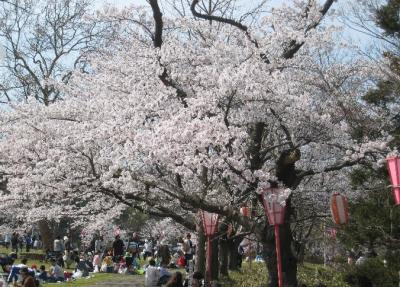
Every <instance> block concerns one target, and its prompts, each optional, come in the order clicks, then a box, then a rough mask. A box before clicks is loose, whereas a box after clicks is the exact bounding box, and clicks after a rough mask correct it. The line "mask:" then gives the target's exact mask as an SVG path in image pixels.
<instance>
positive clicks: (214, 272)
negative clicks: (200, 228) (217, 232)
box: [211, 238, 219, 281]
mask: <svg viewBox="0 0 400 287" xmlns="http://www.w3.org/2000/svg"><path fill="white" fill-rule="evenodd" d="M211 243H212V244H211V246H212V247H211V249H212V260H211V280H213V281H215V280H218V278H219V268H218V267H219V260H218V257H219V248H218V247H219V246H218V239H216V238H214V240H212V241H211Z"/></svg>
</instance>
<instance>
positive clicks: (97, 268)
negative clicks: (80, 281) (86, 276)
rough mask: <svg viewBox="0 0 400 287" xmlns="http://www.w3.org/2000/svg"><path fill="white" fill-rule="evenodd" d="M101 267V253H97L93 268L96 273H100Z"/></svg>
mask: <svg viewBox="0 0 400 287" xmlns="http://www.w3.org/2000/svg"><path fill="white" fill-rule="evenodd" d="M100 267H101V258H100V252H96V254H95V255H94V257H93V268H94V272H95V273H97V272H100Z"/></svg>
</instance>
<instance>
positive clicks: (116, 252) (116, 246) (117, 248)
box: [113, 235, 125, 262]
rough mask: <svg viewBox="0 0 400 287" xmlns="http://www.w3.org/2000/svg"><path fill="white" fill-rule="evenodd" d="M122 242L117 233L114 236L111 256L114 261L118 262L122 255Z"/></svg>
mask: <svg viewBox="0 0 400 287" xmlns="http://www.w3.org/2000/svg"><path fill="white" fill-rule="evenodd" d="M124 247H125V245H124V242H123V241H122V240H121V238H120V237H119V235H116V236H115V240H114V242H113V256H114V262H119V261H120V259H121V257H122V256H123V255H124Z"/></svg>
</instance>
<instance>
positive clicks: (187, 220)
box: [0, 0, 390, 286]
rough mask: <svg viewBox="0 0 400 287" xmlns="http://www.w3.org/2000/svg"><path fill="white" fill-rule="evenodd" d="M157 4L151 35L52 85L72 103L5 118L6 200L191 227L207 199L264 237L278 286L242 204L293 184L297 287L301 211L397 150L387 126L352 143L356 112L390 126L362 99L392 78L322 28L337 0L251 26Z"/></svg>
mask: <svg viewBox="0 0 400 287" xmlns="http://www.w3.org/2000/svg"><path fill="white" fill-rule="evenodd" d="M149 3H150V5H151V8H152V12H153V15H152V16H153V20H154V26H153V30H152V31H151V32H152V35H153V36H152V37H150V39H147V40H146V39H145V38H144V37H145V36H144V34H143V33H142V32H139V33H138V34H135V35H134V36H132V37H129V38H128V37H125V38H119V39H115V41H114V42H113V43H112V44H110V46H109V47H108V48H106V49H103V50H101V51H97V52H96V53H93V55H92V57H91V59H90V68H91V73H82V72H80V71H76V72H75V73H73V74H72V75H71V78H70V81H69V83H68V84H64V83H60V82H58V83H57V82H53V83H52V84H53V85H54V86H56V87H57V88H58V89H60V90H62V91H63V93H65V94H66V95H68V97H66V98H65V100H64V101H62V102H56V103H54V104H52V105H50V106H49V107H44V106H42V105H39V104H37V103H29V105H26V104H19V105H15V106H13V111H10V112H9V113H6V114H4V115H1V123H2V124H1V128H0V131H1V133H2V140H1V142H0V144H1V150H2V153H1V157H2V159H1V160H2V161H3V162H5V163H7V165H5V166H3V167H2V168H3V169H4V172H6V173H7V174H10V175H12V176H10V177H9V190H10V194H8V195H7V196H5V197H4V199H2V203H3V205H7V204H11V203H13V202H14V203H17V202H20V198H21V197H22V198H23V197H26V196H28V195H29V196H30V201H29V205H30V206H31V207H32V208H33V207H35V208H34V209H32V210H35V212H36V211H37V210H40V209H41V210H42V214H43V215H45V214H46V215H51V216H62V214H63V212H65V214H67V213H68V214H71V213H73V212H74V211H73V210H74V209H75V208H76V207H79V208H80V209H79V211H76V212H78V213H80V214H83V215H85V211H86V215H85V216H83V219H85V218H88V217H90V216H89V215H90V214H92V215H93V214H96V213H98V212H101V210H102V209H104V208H106V209H108V210H111V212H112V214H110V217H113V216H116V217H117V216H118V213H119V212H120V211H121V210H123V208H124V206H129V207H135V208H137V209H139V210H142V211H144V212H149V213H150V214H151V213H153V214H154V215H160V216H164V217H171V218H172V219H173V220H175V221H176V222H178V223H181V224H183V225H184V226H186V227H188V228H190V229H192V230H193V229H195V223H196V219H195V217H196V212H197V210H198V209H202V210H206V211H209V212H215V213H219V214H221V215H222V216H223V217H224V218H225V219H226V220H228V221H232V222H235V223H237V224H240V225H242V226H243V227H244V228H245V229H246V230H248V231H251V232H252V233H254V234H255V235H256V236H257V238H258V239H259V240H260V241H261V242H262V244H263V248H264V255H265V257H266V262H267V268H268V273H269V280H270V282H269V286H276V285H277V274H276V262H275V254H274V250H275V248H274V238H273V231H272V230H271V229H270V227H269V226H268V224H266V222H265V217H263V216H257V217H255V218H253V219H251V220H250V219H247V218H244V217H243V216H241V215H240V213H239V206H241V205H242V204H243V203H246V202H247V203H249V204H252V205H253V207H254V208H255V209H256V214H258V215H261V214H263V209H262V198H261V196H260V192H262V191H263V190H264V188H266V187H270V186H285V187H286V188H289V189H290V190H291V195H290V196H289V198H288V200H287V208H286V210H287V216H286V221H285V224H284V225H283V226H282V228H281V238H282V246H283V249H282V253H283V271H284V274H285V275H284V281H285V284H286V285H287V286H297V278H296V277H297V276H296V275H297V259H296V257H295V256H294V255H293V253H292V249H291V246H292V244H293V236H292V229H291V227H292V222H293V221H294V220H296V215H298V214H299V213H298V210H301V208H302V205H303V204H304V203H305V202H307V203H308V204H313V205H319V206H323V204H324V202H326V198H327V197H328V196H329V192H330V191H332V189H333V188H345V186H346V175H347V173H348V172H350V171H351V169H352V168H353V167H356V166H358V165H361V164H363V163H367V162H376V160H377V159H379V158H382V156H383V154H384V153H386V152H387V147H386V142H387V141H388V140H390V138H389V137H388V136H387V135H386V134H384V133H383V134H381V135H380V136H379V137H375V138H374V139H373V140H371V139H369V138H368V137H365V138H363V139H361V140H359V141H358V142H355V141H354V140H353V139H352V132H353V131H354V130H353V123H354V122H357V121H364V122H368V123H369V124H371V125H374V126H375V127H379V126H383V125H388V124H389V123H388V122H386V121H385V120H384V119H381V118H380V117H379V112H378V111H377V110H372V109H369V108H368V107H367V106H364V105H363V104H362V102H361V101H360V97H361V95H363V94H364V92H365V91H366V90H367V89H368V87H369V86H371V85H372V83H371V80H373V79H374V78H379V77H381V76H382V75H380V74H378V73H377V72H376V71H375V69H374V67H373V65H371V63H369V62H368V61H367V60H365V59H362V58H359V57H343V58H340V55H344V54H340V51H343V50H346V49H344V48H347V47H343V46H342V45H341V44H340V43H337V38H336V35H337V34H338V33H339V31H338V30H339V29H338V28H337V27H335V26H330V25H321V23H322V20H323V18H324V17H325V16H326V14H327V13H328V11H329V9H330V8H331V6H332V4H333V1H329V0H328V1H326V2H324V3H321V4H320V3H317V2H316V1H301V0H296V1H293V2H290V5H285V6H282V7H279V8H275V9H273V10H271V11H270V13H269V14H267V15H266V16H265V17H263V18H262V19H260V20H259V21H258V22H257V25H256V26H252V27H248V26H246V25H245V24H244V23H241V22H239V21H236V20H233V19H231V18H224V17H222V16H221V17H220V16H217V15H206V14H202V13H201V12H199V11H198V10H197V5H198V1H196V0H194V1H192V2H191V6H190V10H191V12H192V14H193V16H194V17H195V19H192V18H191V17H187V18H186V17H182V18H180V19H173V20H169V19H167V18H166V19H164V18H163V16H162V14H161V10H160V8H159V6H158V2H157V1H156V0H151V1H149ZM150 19H151V18H150ZM198 19H204V20H207V21H198ZM210 22H211V24H210ZM213 23H218V29H217V28H215V29H214V24H213ZM199 31H201V32H199ZM335 55H336V57H335ZM338 55H339V56H338ZM338 58H339V59H340V60H338ZM46 198H47V199H48V200H49V201H48V204H47V205H44V204H43V199H46ZM50 199H54V200H53V201H50ZM324 200H325V201H324ZM26 201H28V200H26ZM10 202H11V203H10ZM325 208H326V206H325ZM51 213H53V214H51Z"/></svg>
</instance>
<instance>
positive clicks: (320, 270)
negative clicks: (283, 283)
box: [0, 247, 349, 287]
mask: <svg viewBox="0 0 400 287" xmlns="http://www.w3.org/2000/svg"><path fill="white" fill-rule="evenodd" d="M0 253H7V254H8V253H10V250H9V249H8V250H6V249H5V248H3V247H2V248H0ZM30 253H43V252H42V251H41V250H32V251H31V252H30ZM23 254H24V252H23V253H22V254H21V256H23ZM19 262H20V260H19V259H18V260H17V263H19ZM141 263H142V264H143V263H144V262H141ZM32 264H36V265H37V266H38V267H39V266H40V265H45V266H46V268H47V270H48V268H49V267H50V266H49V264H48V263H44V262H40V261H37V260H28V265H29V266H30V265H32ZM68 271H72V270H71V269H69V270H68ZM180 271H181V270H180ZM298 279H299V283H300V284H306V285H307V286H315V285H316V284H318V283H324V284H325V285H327V286H329V287H349V285H347V284H346V283H344V282H343V280H342V276H341V272H338V271H335V270H334V269H332V268H329V267H324V266H322V265H319V264H311V263H305V264H303V265H299V272H298ZM100 282H108V283H111V284H112V283H114V282H135V283H137V285H135V286H141V284H143V282H144V276H140V275H121V274H106V273H96V274H93V275H92V277H91V278H88V279H86V278H84V279H79V280H75V281H72V282H68V283H54V284H46V285H45V286H59V287H63V286H93V285H96V283H100ZM265 282H267V272H266V269H265V264H264V263H252V265H251V267H250V265H249V264H248V263H244V264H243V267H242V270H240V271H235V272H231V273H230V274H229V277H227V278H221V283H222V286H229V287H242V286H246V287H260V286H265V285H266V284H265Z"/></svg>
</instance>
